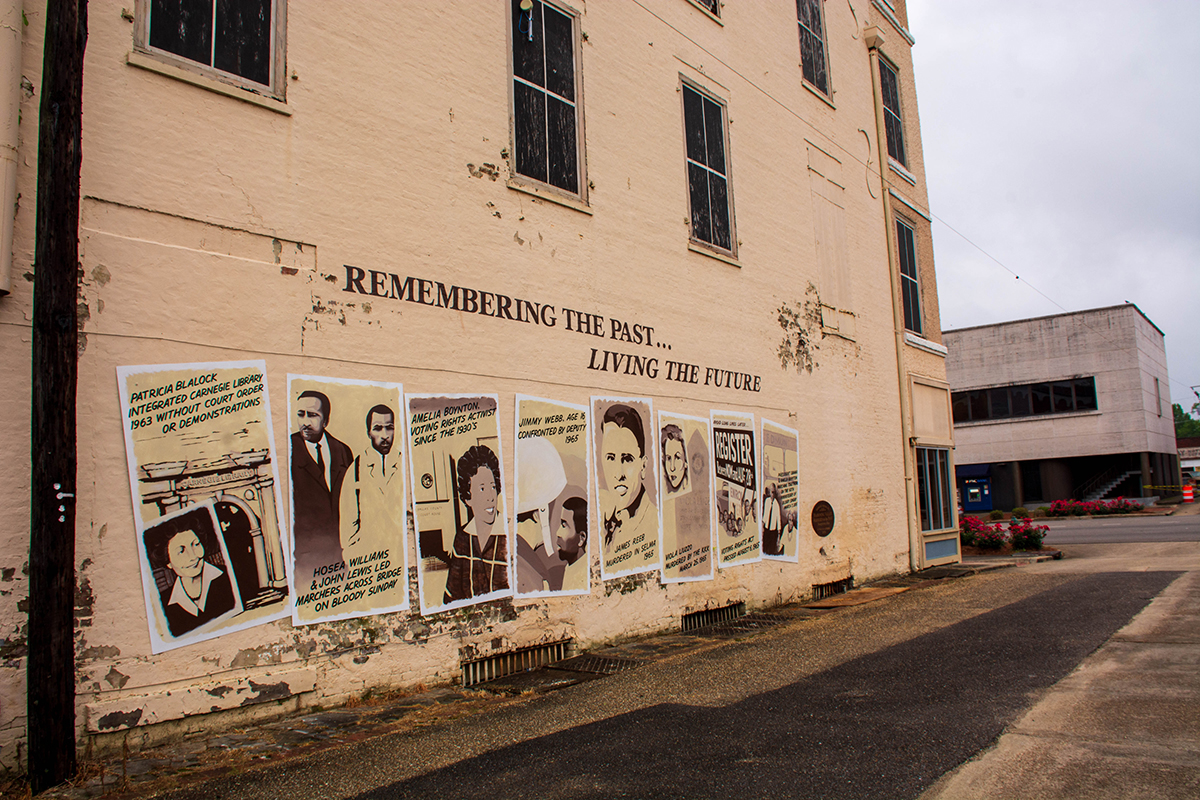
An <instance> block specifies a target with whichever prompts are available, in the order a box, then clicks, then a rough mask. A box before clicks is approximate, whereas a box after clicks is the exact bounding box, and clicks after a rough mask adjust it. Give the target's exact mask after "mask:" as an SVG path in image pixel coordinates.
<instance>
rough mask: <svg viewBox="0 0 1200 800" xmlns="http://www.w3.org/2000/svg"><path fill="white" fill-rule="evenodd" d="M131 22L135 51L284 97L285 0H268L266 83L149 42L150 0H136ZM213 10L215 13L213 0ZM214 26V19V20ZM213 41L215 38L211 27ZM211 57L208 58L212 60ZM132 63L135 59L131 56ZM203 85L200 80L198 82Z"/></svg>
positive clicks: (187, 70)
mask: <svg viewBox="0 0 1200 800" xmlns="http://www.w3.org/2000/svg"><path fill="white" fill-rule="evenodd" d="M135 9H136V10H135V16H134V23H133V51H134V53H135V54H142V55H145V56H148V57H149V58H150V59H152V60H154V61H159V62H162V63H164V64H167V65H169V66H171V67H175V68H176V69H178V70H180V71H182V72H184V73H186V74H191V75H196V76H200V77H203V78H209V79H212V80H216V81H218V82H220V83H223V84H228V85H230V86H236V87H238V88H239V89H244V90H248V91H251V92H254V93H256V94H260V95H263V96H264V97H270V98H274V99H276V100H280V101H286V99H287V78H286V73H287V0H271V45H270V47H271V60H270V76H269V78H268V83H266V84H262V83H257V82H255V81H252V80H249V79H247V78H243V77H242V76H241V75H237V74H235V73H232V72H225V71H224V70H220V69H217V68H216V67H214V66H212V64H211V63H209V64H201V63H200V62H198V61H192V60H191V59H188V58H184V57H183V56H180V55H176V54H175V53H172V52H171V51H170V50H162V49H159V48H157V47H152V46H151V45H150V24H151V20H150V0H137V3H136V6H135ZM213 9H214V11H213V14H214V17H215V14H216V0H213ZM214 27H215V21H214ZM213 42H214V44H215V42H216V35H215V30H214V36H213ZM211 60H212V59H211V58H210V62H211ZM130 61H131V63H132V62H134V61H135V59H134V58H131V59H130ZM198 85H203V84H198Z"/></svg>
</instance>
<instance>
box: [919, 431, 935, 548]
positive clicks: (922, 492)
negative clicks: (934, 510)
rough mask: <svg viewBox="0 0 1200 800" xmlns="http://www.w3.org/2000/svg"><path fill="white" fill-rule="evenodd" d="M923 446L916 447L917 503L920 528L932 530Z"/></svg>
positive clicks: (926, 459) (926, 464)
mask: <svg viewBox="0 0 1200 800" xmlns="http://www.w3.org/2000/svg"><path fill="white" fill-rule="evenodd" d="M926 452H927V451H926V450H925V448H922V447H918V448H917V505H918V507H919V510H920V514H921V530H923V531H928V530H932V528H931V527H930V521H929V459H928V458H927V457H926Z"/></svg>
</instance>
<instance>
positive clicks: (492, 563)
mask: <svg viewBox="0 0 1200 800" xmlns="http://www.w3.org/2000/svg"><path fill="white" fill-rule="evenodd" d="M499 405H500V403H499V398H498V397H497V396H496V395H494V394H485V395H462V394H456V395H437V394H410V395H406V396H405V407H406V411H405V418H406V419H407V424H408V433H409V436H408V447H409V451H408V452H409V459H408V463H409V469H410V471H411V475H412V491H413V511H414V516H415V522H416V530H417V562H418V569H417V581H418V588H419V591H418V596H419V597H420V600H421V613H422V614H432V613H435V612H438V611H445V610H447V609H451V608H459V607H461V606H468V605H472V604H474V603H480V602H483V601H484V600H494V599H496V598H498V597H508V596H511V595H512V593H513V592H512V588H511V587H512V577H511V575H510V570H509V562H508V554H509V552H510V542H509V538H508V515H507V513H506V505H505V500H504V476H503V474H502V465H503V464H504V453H503V451H502V450H501V448H500V420H499V417H498V416H497V413H496V412H497V410H498V408H499Z"/></svg>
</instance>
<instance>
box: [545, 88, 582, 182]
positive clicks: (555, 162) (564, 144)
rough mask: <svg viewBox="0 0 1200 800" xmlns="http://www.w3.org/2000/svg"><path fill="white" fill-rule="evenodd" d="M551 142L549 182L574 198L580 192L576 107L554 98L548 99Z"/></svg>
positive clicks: (547, 109) (547, 180) (547, 112)
mask: <svg viewBox="0 0 1200 800" xmlns="http://www.w3.org/2000/svg"><path fill="white" fill-rule="evenodd" d="M546 119H547V121H548V123H549V125H548V138H549V142H550V147H549V153H550V164H549V177H548V178H547V179H546V182H547V183H549V184H551V185H553V186H557V187H558V188H560V189H564V190H566V191H568V192H571V193H573V194H577V193H578V192H579V168H578V161H579V158H578V150H577V149H576V147H575V107H574V106H572V105H568V104H567V103H564V102H563V101H561V100H558V99H557V98H554V97H548V98H546Z"/></svg>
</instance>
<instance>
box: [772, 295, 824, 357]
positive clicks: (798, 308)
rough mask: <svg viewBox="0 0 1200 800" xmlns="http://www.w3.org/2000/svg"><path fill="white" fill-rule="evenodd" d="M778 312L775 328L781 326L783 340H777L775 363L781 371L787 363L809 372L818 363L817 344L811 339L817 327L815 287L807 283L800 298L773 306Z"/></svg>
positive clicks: (818, 305) (818, 300)
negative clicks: (789, 302)
mask: <svg viewBox="0 0 1200 800" xmlns="http://www.w3.org/2000/svg"><path fill="white" fill-rule="evenodd" d="M776 313H777V314H778V315H779V327H780V328H782V329H783V333H784V336H783V339H782V340H780V342H779V348H778V350H777V351H776V353H777V354H778V356H779V365H780V366H781V367H783V368H784V369H785V370H786V369H787V368H788V367H790V366H795V367H796V372H797V373H799V372H800V370H804V371H805V372H807V373H809V374H810V375H811V374H812V371H813V369H814V368H815V367H819V366H821V365H820V364H819V363H818V362H817V360H816V353H817V350H819V349H820V347H819V346H818V345H817V343H816V341H815V336H816V332H817V331H818V330H820V328H821V297H820V295H818V294H817V287H816V286H814V285H813V284H812V283H809V284H808V290H807V291H806V292H805V299H804V300H803V301H799V300H797V301H795V302H793V303H792V304H791V305H788V304H787V303H785V304H783V305H781V306H780V307H779V308H778V309H776Z"/></svg>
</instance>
